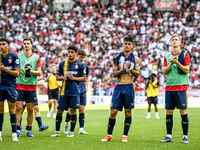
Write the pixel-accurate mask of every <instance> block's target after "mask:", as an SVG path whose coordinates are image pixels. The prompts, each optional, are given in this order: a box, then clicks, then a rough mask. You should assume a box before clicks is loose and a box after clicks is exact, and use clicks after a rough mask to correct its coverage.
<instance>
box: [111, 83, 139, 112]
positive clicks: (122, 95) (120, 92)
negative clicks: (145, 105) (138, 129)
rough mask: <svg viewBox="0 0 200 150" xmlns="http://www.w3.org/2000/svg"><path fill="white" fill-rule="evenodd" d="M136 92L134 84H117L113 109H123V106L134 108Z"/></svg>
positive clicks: (113, 98) (112, 102) (113, 97)
mask: <svg viewBox="0 0 200 150" xmlns="http://www.w3.org/2000/svg"><path fill="white" fill-rule="evenodd" d="M134 98H135V92H134V88H133V84H126V85H117V86H116V87H115V89H114V92H113V96H112V101H111V109H118V110H119V111H122V108H123V107H124V108H125V109H133V108H134Z"/></svg>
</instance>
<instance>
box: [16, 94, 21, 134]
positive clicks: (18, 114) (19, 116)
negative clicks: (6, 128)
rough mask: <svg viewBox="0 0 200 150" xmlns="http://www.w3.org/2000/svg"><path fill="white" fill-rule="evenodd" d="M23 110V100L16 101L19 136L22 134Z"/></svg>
mask: <svg viewBox="0 0 200 150" xmlns="http://www.w3.org/2000/svg"><path fill="white" fill-rule="evenodd" d="M18 100H19V97H18ZM22 110H23V101H16V117H17V136H20V129H21V126H20V122H21V118H22Z"/></svg>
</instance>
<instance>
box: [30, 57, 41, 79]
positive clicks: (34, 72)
mask: <svg viewBox="0 0 200 150" xmlns="http://www.w3.org/2000/svg"><path fill="white" fill-rule="evenodd" d="M30 72H31V74H33V75H34V76H41V74H42V71H41V60H40V57H39V58H38V60H37V70H36V71H34V70H32V69H31V71H30Z"/></svg>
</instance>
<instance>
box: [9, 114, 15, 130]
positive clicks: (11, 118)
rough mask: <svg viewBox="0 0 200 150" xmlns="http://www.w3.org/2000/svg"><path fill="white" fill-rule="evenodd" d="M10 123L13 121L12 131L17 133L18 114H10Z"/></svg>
mask: <svg viewBox="0 0 200 150" xmlns="http://www.w3.org/2000/svg"><path fill="white" fill-rule="evenodd" d="M10 123H11V127H12V132H13V133H16V131H17V124H16V123H17V118H16V114H10Z"/></svg>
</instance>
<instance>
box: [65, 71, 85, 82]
mask: <svg viewBox="0 0 200 150" xmlns="http://www.w3.org/2000/svg"><path fill="white" fill-rule="evenodd" d="M68 77H69V78H70V79H71V80H74V81H79V82H86V77H85V76H82V77H74V76H73V74H72V73H69V75H68Z"/></svg>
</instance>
